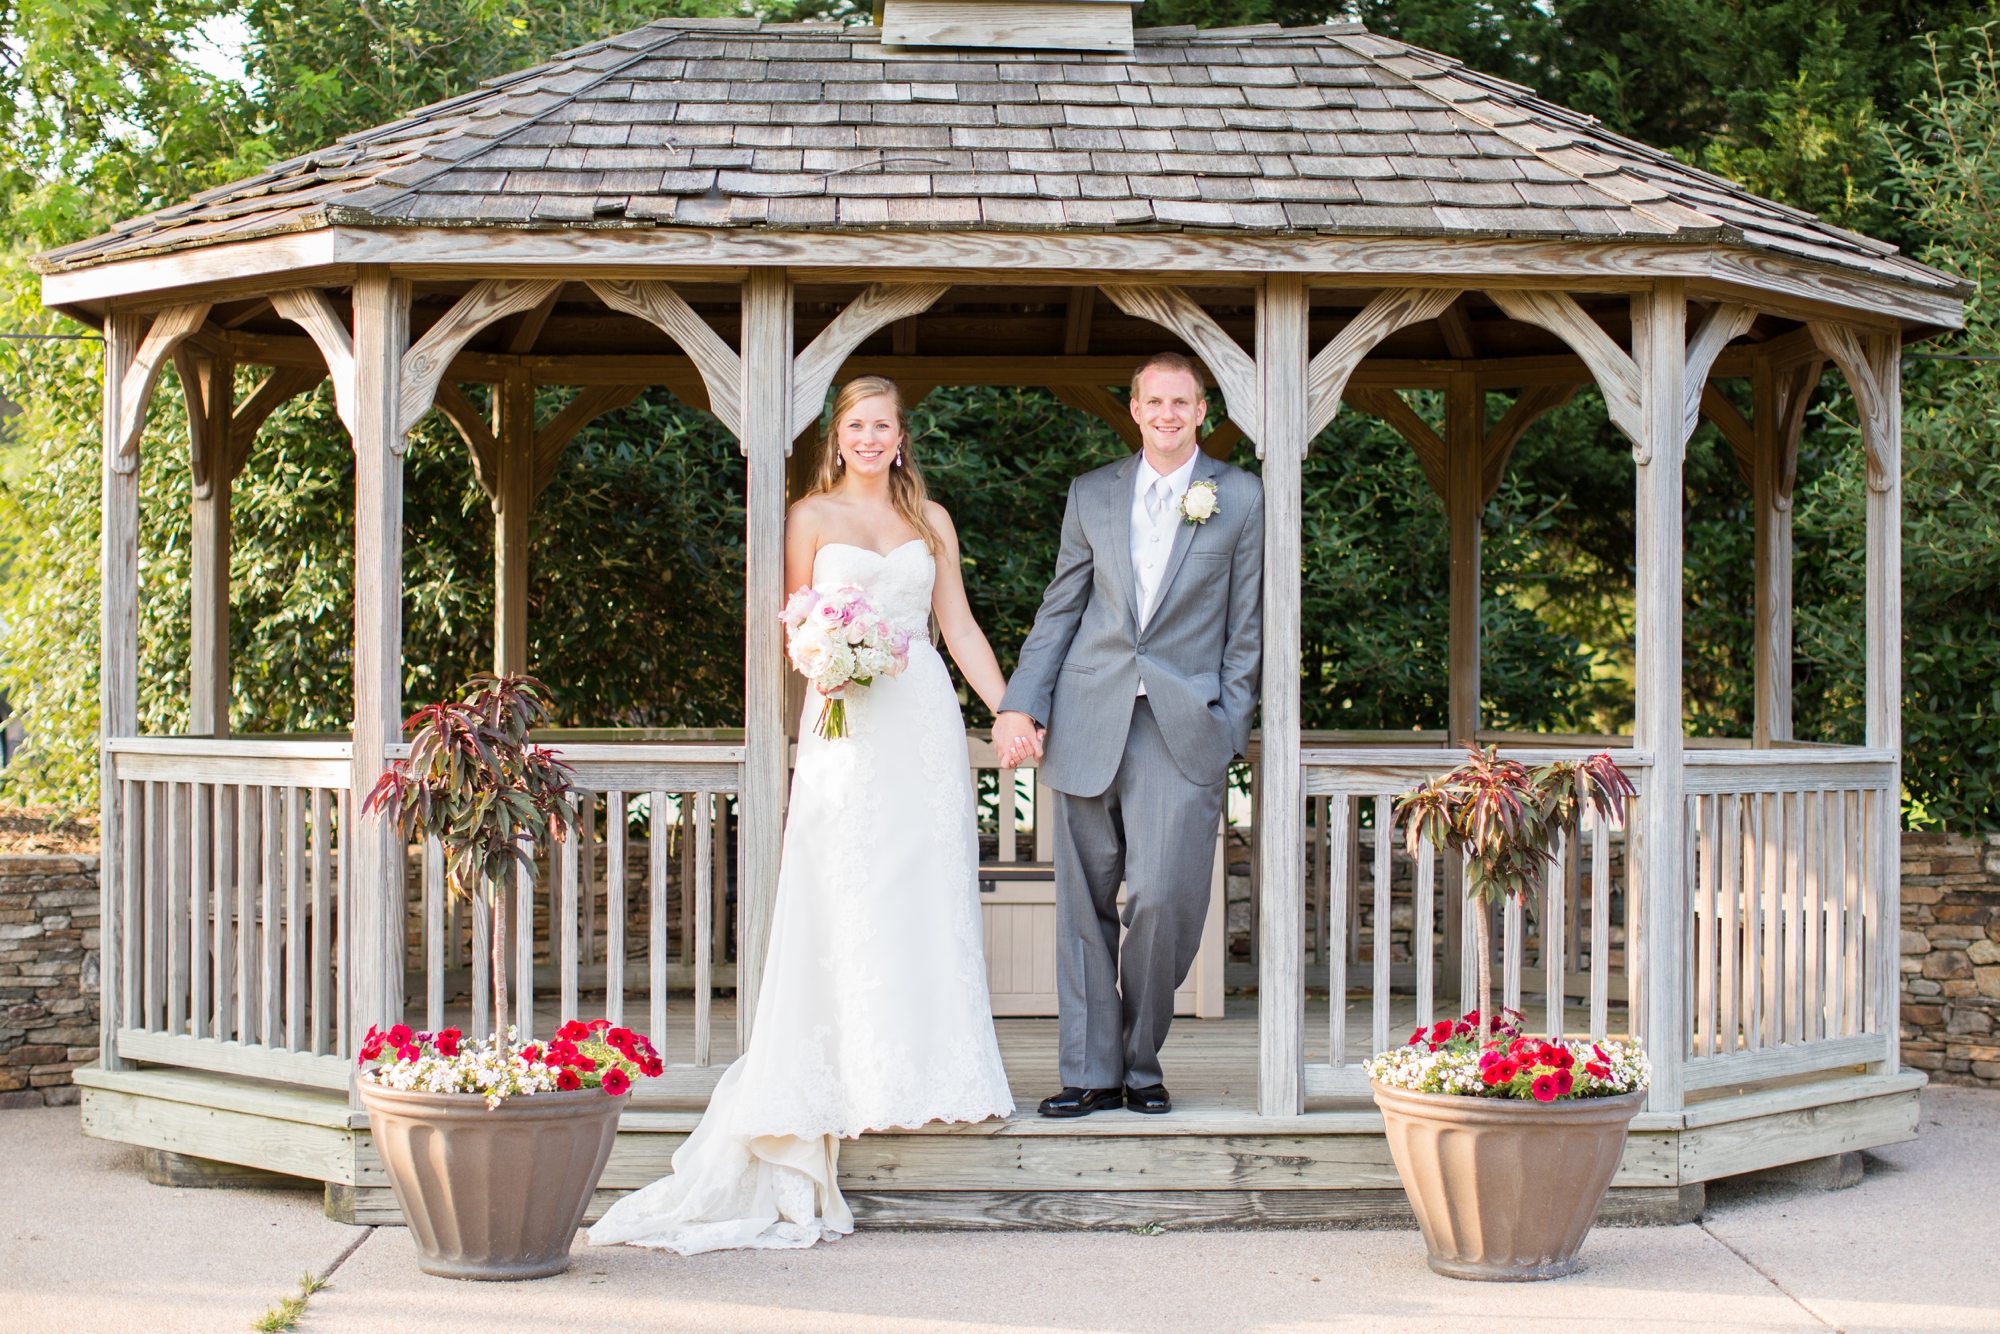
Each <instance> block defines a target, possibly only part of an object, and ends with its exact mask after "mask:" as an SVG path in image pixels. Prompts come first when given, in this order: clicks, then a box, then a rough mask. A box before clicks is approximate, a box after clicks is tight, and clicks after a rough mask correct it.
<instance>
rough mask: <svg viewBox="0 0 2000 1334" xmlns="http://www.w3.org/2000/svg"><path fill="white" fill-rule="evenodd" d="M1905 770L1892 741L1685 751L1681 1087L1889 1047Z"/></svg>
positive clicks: (1830, 1065)
mask: <svg viewBox="0 0 2000 1334" xmlns="http://www.w3.org/2000/svg"><path fill="white" fill-rule="evenodd" d="M1896 784H1897V780H1896V759H1895V756H1894V755H1893V754H1892V753H1890V752H1888V751H1871V750H1862V749H1859V748H1845V747H1840V748H1836V747H1825V748H1812V749H1786V750H1776V751H1772V750H1761V751H1741V750H1738V751H1689V752H1688V754H1687V769H1686V793H1687V796H1686V801H1687V814H1686V823H1685V830H1686V838H1687V858H1686V863H1685V864H1686V866H1687V868H1688V896H1689V904H1690V908H1691V911H1690V913H1689V924H1690V925H1689V933H1688V940H1687V941H1686V942H1685V946H1686V963H1685V966H1686V968H1687V977H1688V991H1687V995H1688V1005H1689V1010H1690V1020H1691V1022H1690V1024H1689V1031H1688V1043H1687V1047H1686V1049H1685V1051H1684V1053H1683V1059H1684V1060H1685V1062H1686V1064H1685V1066H1684V1069H1683V1072H1682V1085H1683V1087H1684V1088H1686V1089H1689V1090H1691V1091H1692V1090H1696V1089H1705V1088H1720V1087H1726V1086H1730V1085H1735V1084H1740V1083H1745V1082H1748V1081H1751V1080H1766V1079H1776V1078H1782V1077H1785V1076H1788V1075H1795V1074H1802V1073H1807V1072H1811V1071H1816V1070H1827V1069H1834V1068H1838V1067H1841V1066H1848V1065H1866V1064H1876V1063H1882V1062H1888V1061H1891V1060H1892V1059H1894V1056H1895V1051H1896V1048H1895V1037H1896V1032H1895V1022H1894V1019H1893V1014H1894V1009H1895V996H1894V992H1895V987H1896V985H1897V969H1898V961H1897V944H1898V940H1899V933H1900V922H1899V918H1900V907H1899V904H1900V891H1899V888H1898V885H1897V882H1896V866H1897V863H1896V858H1897V855H1898V854H1897V851H1896V849H1897V828H1898V824H1899V812H1898V797H1899V794H1898V792H1897V786H1896Z"/></svg>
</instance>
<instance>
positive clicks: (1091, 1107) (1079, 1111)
mask: <svg viewBox="0 0 2000 1334" xmlns="http://www.w3.org/2000/svg"><path fill="white" fill-rule="evenodd" d="M1124 1105H1125V1091H1124V1090H1123V1089H1073V1088H1066V1089H1064V1090H1063V1091H1062V1092H1061V1093H1058V1094H1056V1096H1055V1097H1053V1098H1043V1099H1042V1108H1041V1110H1042V1115H1043V1116H1089V1115H1090V1114H1091V1113H1092V1112H1104V1111H1109V1110H1111V1109H1112V1108H1114V1107H1123V1106H1124Z"/></svg>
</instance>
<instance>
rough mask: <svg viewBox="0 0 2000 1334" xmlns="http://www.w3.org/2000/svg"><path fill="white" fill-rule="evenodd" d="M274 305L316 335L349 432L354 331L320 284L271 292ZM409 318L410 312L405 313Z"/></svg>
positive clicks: (336, 403) (352, 409) (336, 407)
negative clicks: (341, 316) (350, 329)
mask: <svg viewBox="0 0 2000 1334" xmlns="http://www.w3.org/2000/svg"><path fill="white" fill-rule="evenodd" d="M271 305H272V307H273V308H274V309H276V310H277V312H278V314H280V315H282V316H283V317H284V318H286V319H288V320H290V321H291V322H292V323H293V324H296V325H298V326H299V327H300V328H301V329H304V330H305V331H306V333H307V334H308V335H309V336H310V337H311V338H312V341H313V343H314V345H315V346H317V347H318V348H319V354H320V358H321V360H322V361H324V363H325V365H326V373H327V378H329V379H331V380H332V381H333V403H334V410H335V412H336V413H337V414H338V415H339V417H340V420H341V421H342V422H343V423H344V424H345V425H346V427H347V429H348V431H349V433H350V434H351V433H353V432H354V431H355V430H357V429H358V428H357V427H356V426H355V416H354V414H355V411H356V401H355V384H354V335H353V334H352V333H350V332H349V331H348V328H347V324H346V322H345V321H344V320H342V319H341V318H340V312H339V311H337V310H335V309H334V306H333V301H332V299H331V298H329V297H328V296H327V294H326V293H325V292H323V291H321V290H320V289H319V288H317V287H297V288H291V289H289V290H286V291H283V292H273V293H271ZM404 319H405V321H407V320H408V315H407V314H406V315H405V316H404Z"/></svg>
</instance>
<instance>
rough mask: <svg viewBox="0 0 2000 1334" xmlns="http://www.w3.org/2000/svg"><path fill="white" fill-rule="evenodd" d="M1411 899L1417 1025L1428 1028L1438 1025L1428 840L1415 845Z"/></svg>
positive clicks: (1433, 879) (1433, 878) (1433, 854)
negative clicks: (1412, 902) (1415, 868)
mask: <svg viewBox="0 0 2000 1334" xmlns="http://www.w3.org/2000/svg"><path fill="white" fill-rule="evenodd" d="M1321 809H1322V811H1323V810H1324V809H1325V808H1324V807H1322V808H1321ZM1412 896H1413V897H1414V899H1415V900H1416V902H1415V904H1414V905H1413V906H1414V908H1415V914H1414V917H1415V925H1414V926H1412V928H1411V930H1410V952H1411V953H1412V954H1413V955H1414V956H1415V957H1416V961H1417V1022H1418V1023H1420V1024H1424V1025H1426V1026H1428V1025H1431V1024H1434V1023H1436V1022H1437V1013H1436V1011H1437V1005H1436V998H1435V996H1434V995H1433V993H1434V992H1435V990H1436V981H1435V978H1434V976H1433V973H1432V960H1433V956H1434V955H1435V953H1436V944H1435V942H1434V941H1433V940H1432V939H1431V936H1432V934H1433V930H1434V921H1435V914H1436V904H1435V901H1436V896H1437V849H1435V848H1433V847H1432V846H1431V844H1430V840H1429V839H1425V840H1424V841H1423V842H1421V843H1419V844H1417V870H1416V879H1415V881H1414V882H1413V889H1412Z"/></svg>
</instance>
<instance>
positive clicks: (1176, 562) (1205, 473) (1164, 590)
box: [1126, 453, 1217, 616]
mask: <svg viewBox="0 0 2000 1334" xmlns="http://www.w3.org/2000/svg"><path fill="white" fill-rule="evenodd" d="M1216 471H1217V470H1216V466H1215V460H1214V459H1212V458H1210V457H1209V456H1208V455H1206V454H1201V453H1197V454H1196V455H1195V460H1194V473H1193V475H1192V476H1190V477H1189V478H1188V485H1189V486H1193V485H1194V484H1195V483H1196V482H1207V481H1213V480H1214V478H1215V474H1216ZM1126 522H1127V523H1128V524H1129V523H1130V522H1131V515H1130V511H1129V510H1128V511H1127V514H1126ZM1200 527H1201V525H1200V524H1198V523H1189V522H1188V521H1187V520H1186V519H1182V520H1181V521H1180V526H1179V528H1178V529H1176V530H1175V532H1174V549H1173V550H1172V551H1171V552H1169V553H1168V554H1167V568H1166V569H1164V570H1162V571H1160V591H1159V593H1158V594H1157V595H1156V596H1155V597H1154V598H1153V615H1155V616H1158V615H1159V614H1160V611H1161V609H1162V608H1163V607H1165V606H1166V605H1167V594H1168V593H1170V592H1172V591H1173V587H1174V576H1175V575H1177V574H1179V573H1180V571H1181V562H1182V561H1183V560H1185V559H1187V553H1188V548H1189V547H1191V546H1193V545H1194V535H1195V533H1196V531H1197V530H1199V529H1200Z"/></svg>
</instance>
